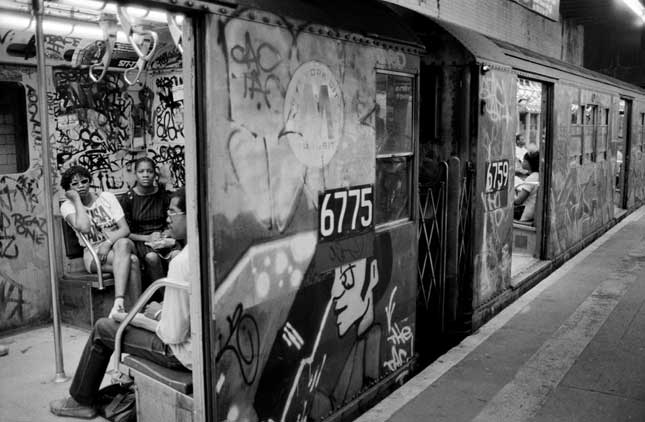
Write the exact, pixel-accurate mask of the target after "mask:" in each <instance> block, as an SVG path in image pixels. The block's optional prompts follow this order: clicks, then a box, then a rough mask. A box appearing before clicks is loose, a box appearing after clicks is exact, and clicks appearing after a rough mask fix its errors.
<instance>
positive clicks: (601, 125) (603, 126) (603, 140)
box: [594, 107, 609, 161]
mask: <svg viewBox="0 0 645 422" xmlns="http://www.w3.org/2000/svg"><path fill="white" fill-rule="evenodd" d="M598 112H599V115H600V119H599V122H598V127H597V130H596V150H595V153H594V156H595V159H596V161H598V160H606V159H607V148H608V145H609V109H608V108H604V107H603V108H601V109H600V110H599V111H598Z"/></svg>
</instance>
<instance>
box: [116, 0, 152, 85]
mask: <svg viewBox="0 0 645 422" xmlns="http://www.w3.org/2000/svg"><path fill="white" fill-rule="evenodd" d="M116 10H117V15H118V16H119V21H120V22H121V26H122V27H123V30H124V32H125V35H126V36H127V38H128V40H129V41H130V44H131V45H132V48H133V49H134V51H135V53H137V56H139V59H138V60H137V63H136V64H135V65H134V66H133V67H131V68H128V69H126V70H125V72H123V79H124V80H125V82H126V83H127V84H128V85H134V84H135V83H137V81H138V80H139V77H140V76H141V73H142V72H143V70H144V69H145V67H146V64H147V63H148V62H149V61H150V59H151V58H152V56H153V55H154V53H155V50H156V48H157V45H158V42H159V36H158V35H157V33H156V32H155V31H150V30H145V29H142V28H139V27H137V26H135V25H133V24H132V21H131V20H130V17H129V16H128V14H127V12H126V10H125V8H124V7H123V6H117V9H116ZM135 35H139V36H141V37H142V38H143V41H141V45H139V43H138V42H137V40H136V39H135ZM142 47H143V48H142ZM144 51H145V53H144ZM133 72H136V74H135V75H134V77H131V75H132V73H133Z"/></svg>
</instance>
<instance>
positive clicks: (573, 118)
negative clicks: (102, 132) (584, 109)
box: [571, 104, 580, 125]
mask: <svg viewBox="0 0 645 422" xmlns="http://www.w3.org/2000/svg"><path fill="white" fill-rule="evenodd" d="M578 108H580V106H579V105H578V104H571V124H572V125H577V124H579V123H578Z"/></svg>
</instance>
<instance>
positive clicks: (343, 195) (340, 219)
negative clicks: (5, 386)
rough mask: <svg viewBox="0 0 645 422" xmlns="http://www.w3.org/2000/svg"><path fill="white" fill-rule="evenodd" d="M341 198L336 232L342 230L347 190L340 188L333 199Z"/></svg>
mask: <svg viewBox="0 0 645 422" xmlns="http://www.w3.org/2000/svg"><path fill="white" fill-rule="evenodd" d="M339 198H340V199H342V200H343V204H342V205H341V206H340V216H339V217H338V233H342V232H343V221H345V210H346V209H347V191H346V190H342V191H340V192H336V193H335V194H334V199H339Z"/></svg>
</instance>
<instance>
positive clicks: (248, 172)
mask: <svg viewBox="0 0 645 422" xmlns="http://www.w3.org/2000/svg"><path fill="white" fill-rule="evenodd" d="M363 6H364V5H363ZM350 9H351V8H350ZM360 10H361V13H362V14H363V15H365V16H369V18H370V19H365V22H364V23H362V24H361V25H366V26H365V27H364V28H363V30H362V31H361V32H362V33H373V34H380V35H382V38H381V39H378V38H371V37H366V36H358V35H355V34H351V33H349V32H347V31H346V30H344V29H342V27H341V28H340V29H339V28H338V25H339V21H338V20H336V21H335V23H334V24H332V23H331V22H326V21H325V20H322V21H316V20H313V19H312V16H311V15H307V14H303V15H296V16H294V15H293V14H281V13H280V11H277V10H275V11H274V10H271V11H263V10H258V9H249V10H244V11H243V12H239V13H236V14H234V15H233V14H232V13H218V14H214V15H211V16H209V18H208V19H207V22H206V40H207V43H209V44H208V45H212V46H213V48H207V49H206V57H205V61H206V68H207V72H206V74H208V75H209V77H208V78H207V79H206V80H205V81H204V83H205V92H207V93H208V94H207V95H206V105H205V112H206V115H208V116H209V122H208V124H207V126H206V128H205V131H206V133H205V136H206V139H207V142H206V148H205V152H204V158H205V160H206V162H208V163H209V167H208V171H207V172H206V174H205V177H207V178H208V180H209V181H210V183H209V186H208V197H209V198H212V203H211V205H210V206H209V208H208V218H209V229H208V233H209V236H210V237H211V238H212V239H213V243H212V247H213V249H212V259H213V260H214V261H216V262H217V266H216V268H215V269H214V271H215V274H214V281H215V284H216V285H215V289H214V294H213V298H212V315H211V317H212V319H213V320H214V321H216V322H217V324H216V326H215V340H216V341H217V347H215V348H214V349H213V356H212V359H213V361H214V364H215V368H216V370H215V371H214V372H213V374H212V377H213V379H212V382H213V384H214V385H216V386H217V393H218V396H217V413H218V414H219V415H223V416H225V415H229V416H228V418H229V420H234V419H237V418H239V420H244V419H246V418H248V419H249V420H255V419H256V418H257V419H258V420H262V421H264V420H276V421H277V420H285V421H286V420H305V419H306V420H319V419H321V418H324V417H326V416H329V415H331V414H336V415H338V414H340V413H341V411H342V410H343V408H344V407H346V406H347V405H349V404H351V403H352V402H353V401H355V400H357V398H358V397H362V398H363V399H365V398H366V397H367V395H366V393H368V392H370V391H371V393H372V394H374V393H376V392H377V390H378V389H383V388H386V386H387V384H388V383H390V384H391V383H392V382H393V381H395V379H396V378H397V377H398V378H403V377H404V376H405V375H406V373H407V372H408V371H409V364H410V362H411V361H412V358H413V357H414V355H415V338H414V332H415V307H416V291H417V290H416V289H417V287H416V262H417V246H416V243H417V242H416V212H415V211H416V208H415V205H416V203H415V198H416V193H415V183H414V180H415V179H416V152H415V151H416V148H417V141H416V139H417V132H418V131H417V129H416V125H417V116H416V111H415V110H416V107H417V103H418V96H417V87H418V80H417V75H418V69H419V59H418V54H416V53H415V52H416V51H417V49H416V45H415V42H416V41H415V37H414V36H413V35H411V34H408V33H406V31H405V30H404V29H403V28H400V27H397V26H396V25H392V24H389V29H388V32H389V33H387V34H386V33H384V31H386V29H385V26H384V25H383V26H382V25H381V23H385V22H387V21H388V18H387V16H388V11H387V9H385V8H383V7H382V6H381V7H375V8H373V9H370V8H363V7H361V8H360ZM357 11H358V9H357ZM308 13H313V11H309V12H308ZM345 13H347V14H348V15H347V16H351V13H349V11H345V12H343V14H345ZM389 13H391V12H389ZM389 16H390V18H389V19H394V15H389ZM312 21H314V22H316V23H311V22H312ZM390 22H396V21H390ZM340 23H342V22H340ZM352 26H353V27H356V23H354V24H352ZM352 26H350V28H351V27H352ZM368 26H369V29H368ZM385 39H389V40H390V41H386V40H385ZM215 40H217V43H216V44H215V43H213V41H215ZM396 40H399V42H395V41H396ZM210 43H213V44H210ZM233 415H234V416H233Z"/></svg>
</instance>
